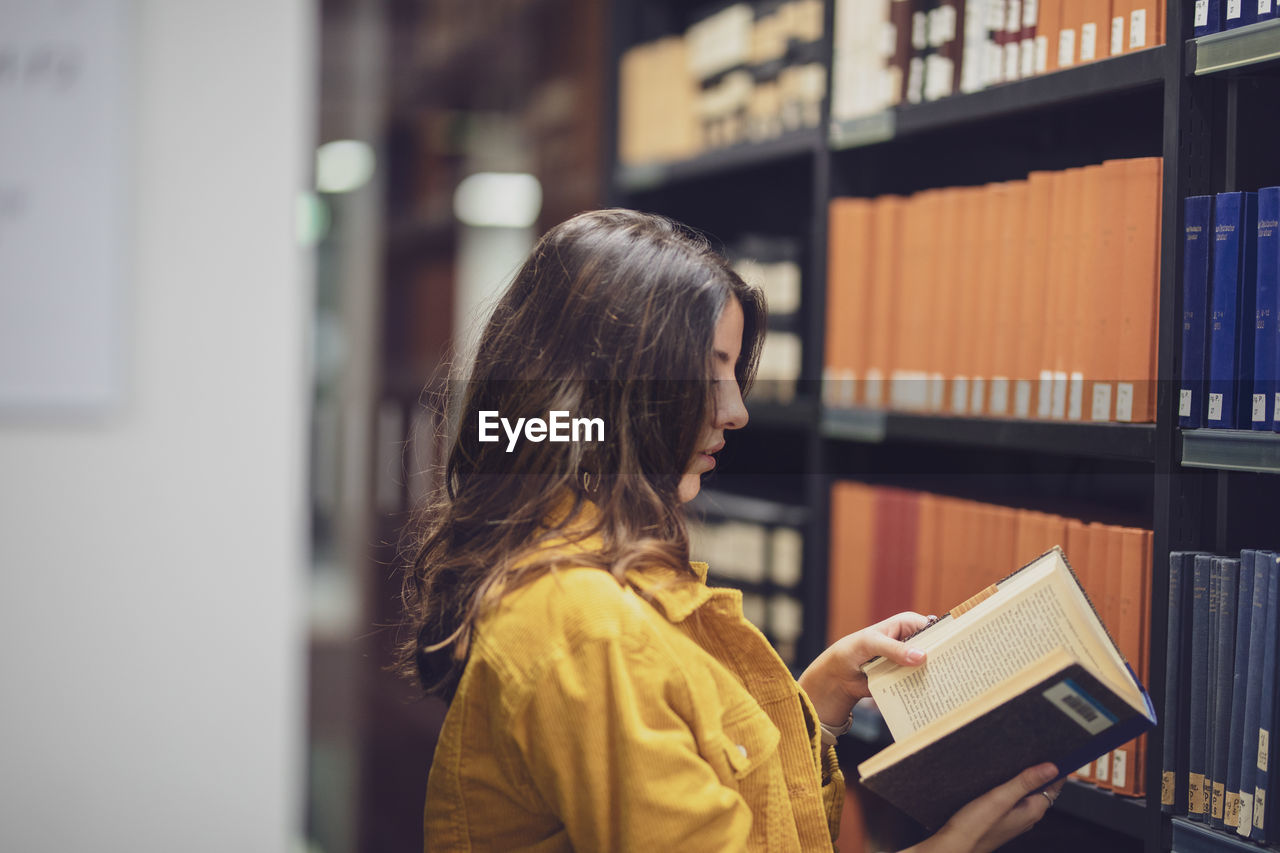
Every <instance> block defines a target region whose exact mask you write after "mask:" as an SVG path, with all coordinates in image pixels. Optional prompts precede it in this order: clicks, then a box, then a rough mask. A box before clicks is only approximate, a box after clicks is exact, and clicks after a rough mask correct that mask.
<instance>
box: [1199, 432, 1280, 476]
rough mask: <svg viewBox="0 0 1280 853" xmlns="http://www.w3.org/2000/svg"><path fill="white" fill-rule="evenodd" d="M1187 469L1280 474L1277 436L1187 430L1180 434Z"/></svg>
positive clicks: (1258, 433)
mask: <svg viewBox="0 0 1280 853" xmlns="http://www.w3.org/2000/svg"><path fill="white" fill-rule="evenodd" d="M1180 435H1181V437H1182V448H1181V453H1180V456H1181V458H1182V464H1183V465H1184V466H1186V467H1187V468H1216V469H1219V470H1223V471H1253V472H1256V473H1262V474H1280V433H1274V432H1263V431H1258V430H1247V429H1189V430H1183V431H1181V433H1180Z"/></svg>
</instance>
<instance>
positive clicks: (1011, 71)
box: [1004, 41, 1022, 81]
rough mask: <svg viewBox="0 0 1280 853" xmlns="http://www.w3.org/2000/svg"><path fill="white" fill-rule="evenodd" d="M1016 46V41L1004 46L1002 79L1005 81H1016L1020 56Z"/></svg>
mask: <svg viewBox="0 0 1280 853" xmlns="http://www.w3.org/2000/svg"><path fill="white" fill-rule="evenodd" d="M1018 44H1019V43H1018V42H1016V41H1011V42H1009V43H1008V44H1006V45H1005V46H1004V79H1005V80H1006V81H1009V80H1017V79H1018V72H1019V71H1020V70H1021V69H1020V68H1019V65H1020V63H1019V61H1018V60H1019V57H1020V56H1021V55H1022V54H1021V52H1020V50H1019V47H1018Z"/></svg>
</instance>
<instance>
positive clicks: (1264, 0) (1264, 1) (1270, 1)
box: [1258, 0, 1276, 21]
mask: <svg viewBox="0 0 1280 853" xmlns="http://www.w3.org/2000/svg"><path fill="white" fill-rule="evenodd" d="M1274 17H1276V3H1275V0H1258V20H1259V21H1269V20H1271V19H1272V18H1274Z"/></svg>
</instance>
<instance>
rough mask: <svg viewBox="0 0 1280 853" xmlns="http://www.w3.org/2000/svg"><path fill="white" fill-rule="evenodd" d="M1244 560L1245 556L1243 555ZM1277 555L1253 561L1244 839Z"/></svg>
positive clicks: (1240, 824) (1249, 825) (1240, 829)
mask: <svg viewBox="0 0 1280 853" xmlns="http://www.w3.org/2000/svg"><path fill="white" fill-rule="evenodd" d="M1242 560H1243V556H1242ZM1274 563H1275V555H1274V554H1273V553H1272V552H1270V551H1258V552H1256V553H1255V554H1254V561H1253V602H1252V604H1251V606H1252V608H1253V612H1252V613H1251V615H1250V618H1249V662H1248V678H1247V682H1248V686H1247V688H1246V690H1245V698H1244V724H1243V726H1242V728H1243V729H1244V731H1245V737H1244V740H1243V750H1242V752H1241V756H1240V781H1239V783H1238V784H1239V786H1240V818H1239V820H1238V821H1237V826H1236V832H1237V833H1238V834H1239V835H1242V836H1244V837H1245V838H1248V837H1249V833H1250V831H1251V830H1252V829H1253V788H1254V784H1255V783H1256V781H1257V769H1258V736H1257V731H1258V714H1259V713H1260V711H1261V706H1262V661H1263V645H1262V644H1263V640H1264V639H1265V637H1266V632H1267V589H1268V585H1269V584H1270V583H1271V573H1272V572H1271V568H1272V565H1273V564H1274Z"/></svg>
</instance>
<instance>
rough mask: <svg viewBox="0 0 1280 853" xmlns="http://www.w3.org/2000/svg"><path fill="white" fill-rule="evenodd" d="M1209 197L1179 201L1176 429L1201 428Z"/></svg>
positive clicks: (1206, 333) (1204, 358) (1205, 331)
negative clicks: (1179, 358)
mask: <svg viewBox="0 0 1280 853" xmlns="http://www.w3.org/2000/svg"><path fill="white" fill-rule="evenodd" d="M1212 202H1213V197H1212V196H1207V195H1193V196H1191V197H1189V198H1186V199H1183V201H1182V211H1183V219H1184V221H1185V226H1186V227H1185V230H1184V232H1183V238H1182V386H1181V388H1180V390H1179V394H1178V426H1180V427H1182V428H1183V429H1198V428H1199V427H1202V426H1204V419H1205V406H1206V404H1207V403H1208V398H1207V397H1206V395H1205V371H1206V370H1207V369H1208V365H1207V364H1206V361H1207V358H1206V356H1207V355H1208V350H1207V349H1206V347H1205V341H1206V338H1207V336H1208V332H1207V327H1206V325H1205V318H1206V314H1207V312H1208V309H1209V256H1210V251H1209V249H1210V243H1211V241H1210V239H1209V235H1210V233H1211V232H1210V223H1211V219H1210V216H1211V210H1210V208H1211V205H1212Z"/></svg>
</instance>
